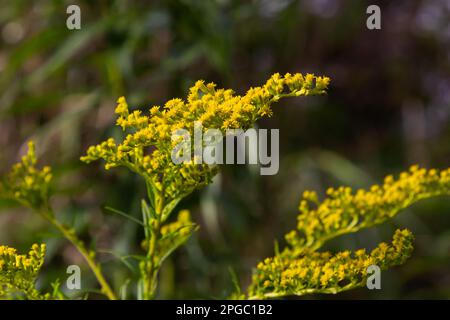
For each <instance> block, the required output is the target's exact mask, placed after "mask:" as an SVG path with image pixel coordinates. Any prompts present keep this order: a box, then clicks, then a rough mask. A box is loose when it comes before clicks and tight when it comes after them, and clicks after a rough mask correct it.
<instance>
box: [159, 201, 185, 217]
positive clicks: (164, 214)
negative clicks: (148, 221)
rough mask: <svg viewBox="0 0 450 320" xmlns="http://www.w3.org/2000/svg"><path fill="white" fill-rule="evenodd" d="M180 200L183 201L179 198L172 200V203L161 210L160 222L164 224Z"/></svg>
mask: <svg viewBox="0 0 450 320" xmlns="http://www.w3.org/2000/svg"><path fill="white" fill-rule="evenodd" d="M181 199H183V198H182V197H180V198H176V199H173V200H172V201H170V202H169V203H168V204H167V205H166V206H165V207H164V209H163V211H162V215H161V221H162V222H164V221H166V220H167V218H168V217H169V216H170V214H171V213H172V211H173V209H175V207H176V206H177V204H178V203H179V202H180V201H181Z"/></svg>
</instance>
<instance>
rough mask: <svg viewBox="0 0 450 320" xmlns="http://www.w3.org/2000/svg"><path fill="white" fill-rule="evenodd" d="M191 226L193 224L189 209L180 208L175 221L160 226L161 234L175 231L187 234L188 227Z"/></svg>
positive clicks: (165, 234) (166, 234)
mask: <svg viewBox="0 0 450 320" xmlns="http://www.w3.org/2000/svg"><path fill="white" fill-rule="evenodd" d="M193 226H194V224H193V222H192V220H191V213H190V212H189V210H181V211H180V212H179V213H178V217H177V220H176V221H175V222H172V223H168V224H165V225H164V226H162V227H161V235H162V236H163V237H165V236H169V235H171V234H174V233H176V232H177V233H179V234H180V235H187V234H189V233H190V231H189V229H190V228H192V227H193Z"/></svg>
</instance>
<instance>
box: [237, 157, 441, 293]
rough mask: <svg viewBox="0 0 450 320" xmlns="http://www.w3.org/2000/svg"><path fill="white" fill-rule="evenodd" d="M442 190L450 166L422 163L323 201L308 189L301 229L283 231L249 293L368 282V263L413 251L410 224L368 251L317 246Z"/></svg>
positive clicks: (333, 289)
mask: <svg viewBox="0 0 450 320" xmlns="http://www.w3.org/2000/svg"><path fill="white" fill-rule="evenodd" d="M442 195H450V169H446V170H443V171H438V170H435V169H431V170H426V169H424V168H419V167H418V166H412V167H411V168H410V170H409V171H408V172H402V173H401V174H400V176H399V177H398V179H394V177H393V176H387V177H386V178H385V180H384V184H383V185H373V186H372V187H371V188H370V189H369V190H363V189H360V190H356V191H353V190H352V189H351V188H349V187H340V188H338V189H332V188H330V189H329V190H327V197H326V199H325V200H323V201H322V202H320V201H319V199H318V195H317V194H316V193H315V192H313V191H305V192H304V194H303V198H302V200H301V201H300V206H299V210H300V214H299V216H298V222H297V229H296V230H293V231H291V232H289V233H288V234H287V235H286V236H285V238H286V242H287V244H288V246H287V247H286V248H285V249H284V250H283V251H282V252H277V254H276V255H275V257H272V258H267V259H265V260H264V261H263V262H261V263H259V264H258V266H257V268H256V270H255V272H254V274H253V278H252V284H251V286H250V287H249V290H248V298H250V299H264V298H273V297H282V296H289V295H298V296H302V295H305V294H310V293H338V292H341V291H346V290H350V289H354V288H357V287H361V286H364V285H366V279H367V277H368V275H369V274H368V272H367V268H368V267H369V266H371V265H376V266H378V267H380V268H381V269H388V268H390V267H392V266H395V265H400V264H403V263H404V262H405V261H406V259H407V258H408V257H409V256H410V255H411V253H412V250H413V246H412V242H413V235H412V233H411V232H410V231H409V230H407V229H403V230H399V229H398V230H396V231H395V234H394V237H393V240H392V243H391V244H387V243H384V242H383V243H380V244H379V245H378V246H377V247H376V248H375V249H373V250H372V251H371V252H368V253H367V252H366V250H365V249H360V250H357V251H355V252H350V251H343V252H339V253H335V254H333V253H331V252H327V251H325V252H318V251H317V250H318V249H320V248H321V247H322V246H323V245H324V244H325V243H326V242H327V241H329V240H331V239H334V238H336V237H338V236H340V235H344V234H348V233H354V232H358V231H359V230H361V229H364V228H370V227H374V226H376V225H379V224H381V223H383V222H385V221H386V220H388V219H391V218H392V217H394V216H395V215H397V214H398V213H399V212H400V211H401V210H403V209H405V208H407V207H408V206H411V205H412V204H414V203H416V202H418V201H419V200H422V199H427V198H431V197H437V196H442ZM238 296H239V294H238ZM241 297H242V295H241Z"/></svg>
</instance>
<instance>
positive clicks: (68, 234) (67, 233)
mask: <svg viewBox="0 0 450 320" xmlns="http://www.w3.org/2000/svg"><path fill="white" fill-rule="evenodd" d="M41 215H42V216H43V217H44V218H45V219H46V220H47V221H48V222H49V223H50V224H52V225H53V226H54V227H55V228H56V229H58V230H59V231H60V232H61V233H62V235H63V236H64V237H65V238H66V239H67V240H69V241H70V242H71V243H72V244H73V245H74V246H75V248H76V249H77V250H78V252H79V253H80V254H81V255H82V256H83V258H84V260H86V262H87V264H88V265H89V268H90V269H91V270H92V272H93V273H94V275H95V277H96V278H97V281H98V282H99V283H100V286H101V289H102V292H103V293H104V294H105V295H106V296H107V297H108V299H110V300H117V297H116V295H115V294H114V291H113V290H112V289H111V287H110V285H109V284H108V282H107V281H106V279H105V277H104V276H103V273H102V270H101V267H100V265H99V264H98V263H97V262H96V261H95V259H94V253H93V252H92V251H91V252H90V251H89V250H88V249H87V248H86V246H85V245H84V243H83V241H81V240H80V239H78V237H77V235H76V234H75V233H74V232H73V230H71V229H70V228H68V227H66V226H65V225H63V224H61V223H60V222H59V221H58V220H56V219H55V216H54V213H53V212H52V211H47V212H41Z"/></svg>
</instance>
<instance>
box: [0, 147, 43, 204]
mask: <svg viewBox="0 0 450 320" xmlns="http://www.w3.org/2000/svg"><path fill="white" fill-rule="evenodd" d="M36 162H37V160H36V153H35V147H34V143H33V142H32V141H30V142H28V153H27V154H26V155H24V156H23V157H22V160H21V162H19V163H16V164H15V165H14V166H13V168H12V170H11V172H10V173H9V174H8V175H7V176H6V179H5V181H2V184H1V188H0V192H1V196H2V197H5V198H10V199H14V200H16V201H19V202H20V203H22V204H24V205H25V206H27V207H31V208H36V209H39V208H44V207H47V205H48V198H49V189H50V183H51V180H52V173H51V169H50V167H47V166H46V167H44V168H42V169H38V168H37V167H36Z"/></svg>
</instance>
